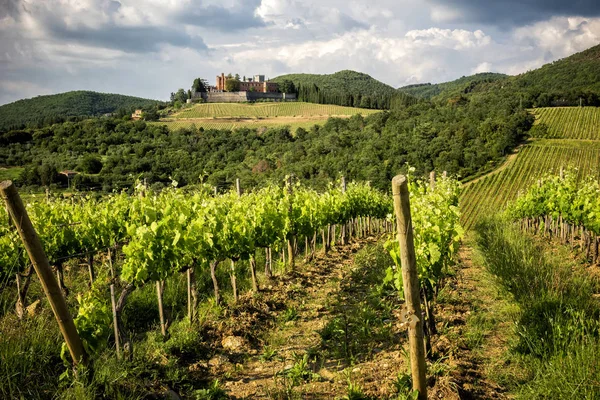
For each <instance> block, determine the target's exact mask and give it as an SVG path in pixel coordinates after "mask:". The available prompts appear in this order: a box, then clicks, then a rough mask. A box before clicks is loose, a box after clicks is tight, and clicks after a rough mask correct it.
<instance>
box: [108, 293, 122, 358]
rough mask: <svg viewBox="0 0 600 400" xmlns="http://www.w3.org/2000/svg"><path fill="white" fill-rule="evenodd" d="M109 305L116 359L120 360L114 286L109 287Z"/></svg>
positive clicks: (119, 340)
mask: <svg viewBox="0 0 600 400" xmlns="http://www.w3.org/2000/svg"><path fill="white" fill-rule="evenodd" d="M110 303H111V306H112V314H113V325H114V328H115V347H116V349H117V358H118V359H119V360H120V359H121V339H120V338H119V321H118V319H117V303H116V301H115V285H114V284H112V283H111V285H110Z"/></svg>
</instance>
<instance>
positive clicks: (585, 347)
mask: <svg viewBox="0 0 600 400" xmlns="http://www.w3.org/2000/svg"><path fill="white" fill-rule="evenodd" d="M477 232H478V237H477V246H478V249H479V251H480V252H481V254H482V256H483V259H484V260H485V266H486V268H487V269H488V270H489V271H490V272H491V273H492V274H493V275H494V276H495V277H496V279H497V281H498V283H499V284H500V286H501V287H502V288H503V289H504V290H505V292H506V293H507V294H508V295H509V296H510V297H511V298H512V300H513V301H514V302H515V303H516V304H517V305H518V306H519V312H517V313H515V315H514V317H515V320H514V323H515V329H516V335H517V338H518V340H517V341H516V343H515V345H514V346H513V349H512V351H513V353H514V354H515V355H516V356H518V357H519V359H520V362H522V364H523V366H524V368H525V369H526V370H527V374H528V376H529V378H528V379H527V380H526V381H525V382H523V384H522V385H521V386H519V387H514V390H515V391H516V392H517V395H518V397H519V398H523V399H548V398H552V399H575V398H577V399H595V398H600V369H599V368H598V364H597V361H594V360H595V359H596V354H597V351H598V349H599V347H600V338H599V332H600V323H599V321H598V319H599V316H600V306H599V305H598V303H597V302H596V301H595V299H594V298H593V294H594V293H596V292H597V290H598V288H597V285H596V283H595V282H594V281H593V280H592V279H591V278H590V277H589V276H588V274H587V273H586V271H585V270H584V269H583V267H582V266H580V265H577V263H576V261H573V259H572V257H570V256H569V253H568V251H567V249H566V248H562V247H561V248H559V250H558V251H556V247H555V246H552V245H551V244H546V243H543V242H540V241H536V240H535V239H533V238H531V237H528V236H527V235H524V234H523V233H522V232H521V231H520V230H518V229H517V228H516V227H515V226H514V225H511V224H510V223H508V222H507V221H503V220H501V219H490V220H486V221H484V222H482V223H480V224H479V225H478V227H477ZM551 247H554V250H555V251H551V250H550V249H551ZM513 384H514V383H513Z"/></svg>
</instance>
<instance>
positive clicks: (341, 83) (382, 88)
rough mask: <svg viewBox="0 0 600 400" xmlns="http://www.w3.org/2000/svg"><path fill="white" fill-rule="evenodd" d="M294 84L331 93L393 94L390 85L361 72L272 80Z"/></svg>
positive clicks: (296, 75) (281, 77)
mask: <svg viewBox="0 0 600 400" xmlns="http://www.w3.org/2000/svg"><path fill="white" fill-rule="evenodd" d="M286 79H287V80H290V81H292V82H294V85H296V86H298V85H312V84H315V85H317V86H318V87H319V88H321V89H324V90H331V91H344V92H349V93H360V94H363V95H375V94H386V93H387V94H393V93H394V92H395V89H394V88H393V87H391V86H390V85H387V84H385V83H383V82H380V81H378V80H377V79H375V78H373V77H371V76H370V75H367V74H363V73H361V72H356V71H350V70H344V71H339V72H336V73H335V74H330V75H327V74H325V75H318V74H289V75H281V76H278V77H277V78H275V79H273V81H274V82H281V81H284V80H286Z"/></svg>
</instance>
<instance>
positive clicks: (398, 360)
mask: <svg viewBox="0 0 600 400" xmlns="http://www.w3.org/2000/svg"><path fill="white" fill-rule="evenodd" d="M375 242H376V239H375V238H368V239H366V240H363V241H361V242H359V243H355V244H353V245H351V246H345V247H342V248H339V249H338V250H337V251H335V250H334V251H332V252H331V253H330V254H329V255H328V256H327V257H319V258H317V259H316V260H315V261H314V262H312V263H310V264H307V265H305V266H301V267H300V268H299V269H298V272H297V273H295V274H293V275H291V276H287V277H283V278H280V279H281V280H280V281H279V282H277V284H276V285H275V286H273V287H272V288H270V289H269V290H270V292H271V294H272V295H273V296H275V297H278V298H279V297H280V294H281V293H282V294H283V295H284V296H283V297H285V299H286V301H285V303H286V305H285V309H281V310H280V311H278V312H277V313H276V314H277V316H276V318H275V324H274V326H273V328H272V329H269V330H267V331H265V332H264V333H263V334H262V335H261V337H260V338H259V342H260V344H259V345H258V346H252V345H249V346H248V347H249V348H242V349H240V350H238V356H237V357H231V354H227V353H226V352H224V354H222V355H221V357H222V356H225V357H226V358H221V360H222V361H223V362H222V363H221V365H218V364H220V363H219V362H218V360H217V362H215V361H214V360H215V358H218V357H219V355H216V356H215V357H213V360H211V361H209V365H210V364H212V366H211V373H212V376H213V379H214V378H217V379H219V380H220V381H221V383H222V385H223V387H224V388H225V389H226V390H227V393H228V395H229V396H231V397H232V398H235V399H246V398H247V399H250V398H252V399H260V398H275V399H279V398H281V399H284V398H285V399H290V398H303V399H306V398H312V399H330V398H331V399H332V398H338V397H341V396H345V395H347V394H348V391H349V384H351V385H354V386H355V388H356V390H357V391H360V392H361V393H364V394H369V395H370V396H377V397H378V398H387V397H389V396H390V395H391V394H393V393H394V391H395V388H394V385H393V381H394V380H395V379H396V376H397V375H398V373H399V372H401V371H406V365H407V362H406V357H405V355H404V351H403V344H402V343H404V342H405V341H406V340H405V334H404V333H403V332H399V331H397V328H396V327H395V318H394V317H393V314H392V312H393V309H394V308H395V306H394V301H397V300H396V299H397V295H395V296H393V297H392V299H393V300H392V301H391V302H385V301H381V297H380V294H379V293H375V291H376V290H377V284H379V283H380V282H381V279H382V277H383V275H381V274H382V273H383V272H382V271H381V270H380V269H381V268H387V266H386V265H384V264H382V262H381V260H382V259H383V258H382V257H381V255H382V254H384V253H383V249H382V248H381V247H380V246H379V247H376V246H374V244H375ZM365 247H367V250H361V248H362V249H364V248H365ZM355 258H358V259H359V260H358V261H357V260H355ZM367 263H368V264H370V265H374V267H373V269H369V268H366V264H367ZM276 293H280V294H276ZM267 296H268V294H267ZM240 353H241V354H240ZM236 360H237V361H236Z"/></svg>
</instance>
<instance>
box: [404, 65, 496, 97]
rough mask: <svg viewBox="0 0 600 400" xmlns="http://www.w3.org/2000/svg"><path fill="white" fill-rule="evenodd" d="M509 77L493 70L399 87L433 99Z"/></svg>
mask: <svg viewBox="0 0 600 400" xmlns="http://www.w3.org/2000/svg"><path fill="white" fill-rule="evenodd" d="M506 78H508V75H505V74H498V73H493V72H484V73H480V74H475V75H470V76H463V77H461V78H459V79H456V80H454V81H450V82H444V83H435V84H431V83H419V84H416V85H408V86H404V87H401V88H399V89H398V91H400V92H402V93H406V94H409V95H411V96H414V97H418V98H421V99H431V98H432V97H435V96H438V95H440V94H442V93H443V94H459V93H467V92H468V91H469V90H470V89H473V88H474V87H475V86H476V85H479V84H482V83H488V82H495V81H499V80H504V79H506Z"/></svg>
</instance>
